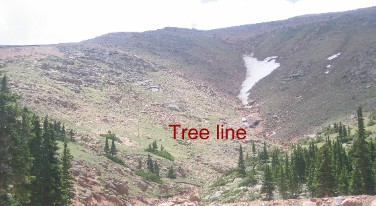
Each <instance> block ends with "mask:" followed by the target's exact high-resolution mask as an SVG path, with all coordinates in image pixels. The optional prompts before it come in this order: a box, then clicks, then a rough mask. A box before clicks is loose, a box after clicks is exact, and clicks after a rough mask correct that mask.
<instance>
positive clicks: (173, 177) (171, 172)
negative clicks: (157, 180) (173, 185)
mask: <svg viewBox="0 0 376 206" xmlns="http://www.w3.org/2000/svg"><path fill="white" fill-rule="evenodd" d="M167 177H168V178H170V179H176V174H175V171H174V168H173V167H172V166H171V167H170V169H168V173H167Z"/></svg>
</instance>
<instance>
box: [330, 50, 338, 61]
mask: <svg viewBox="0 0 376 206" xmlns="http://www.w3.org/2000/svg"><path fill="white" fill-rule="evenodd" d="M339 55H341V52H339V53H337V54H334V55H332V56H330V57H328V60H329V61H330V60H332V59H335V58H337V57H338V56H339Z"/></svg>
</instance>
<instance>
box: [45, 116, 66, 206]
mask: <svg viewBox="0 0 376 206" xmlns="http://www.w3.org/2000/svg"><path fill="white" fill-rule="evenodd" d="M42 139H43V144H42V146H43V153H44V154H43V156H42V159H43V162H44V164H43V165H42V187H43V191H42V195H43V202H42V204H43V205H46V206H47V205H49V206H50V205H59V204H61V202H62V192H61V170H60V160H59V159H58V154H57V151H58V149H59V148H58V147H57V143H56V137H55V132H54V129H53V125H52V123H50V122H49V121H48V118H47V117H46V118H45V120H44V123H43V134H42Z"/></svg>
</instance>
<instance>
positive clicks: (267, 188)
mask: <svg viewBox="0 0 376 206" xmlns="http://www.w3.org/2000/svg"><path fill="white" fill-rule="evenodd" d="M273 191H274V182H273V175H272V172H271V171H270V167H269V165H265V171H264V177H263V181H262V187H261V192H262V193H265V194H266V199H267V200H271V199H272V198H273Z"/></svg>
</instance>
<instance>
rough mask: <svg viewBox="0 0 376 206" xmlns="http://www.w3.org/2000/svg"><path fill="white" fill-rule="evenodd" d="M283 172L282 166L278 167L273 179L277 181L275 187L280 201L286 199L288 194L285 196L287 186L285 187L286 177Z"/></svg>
mask: <svg viewBox="0 0 376 206" xmlns="http://www.w3.org/2000/svg"><path fill="white" fill-rule="evenodd" d="M284 171H285V170H284V168H283V166H281V165H280V166H279V167H278V169H277V176H276V178H275V179H276V180H277V187H278V192H279V194H280V195H281V197H282V199H287V198H288V194H287V190H288V186H287V181H286V175H285V173H284Z"/></svg>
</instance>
